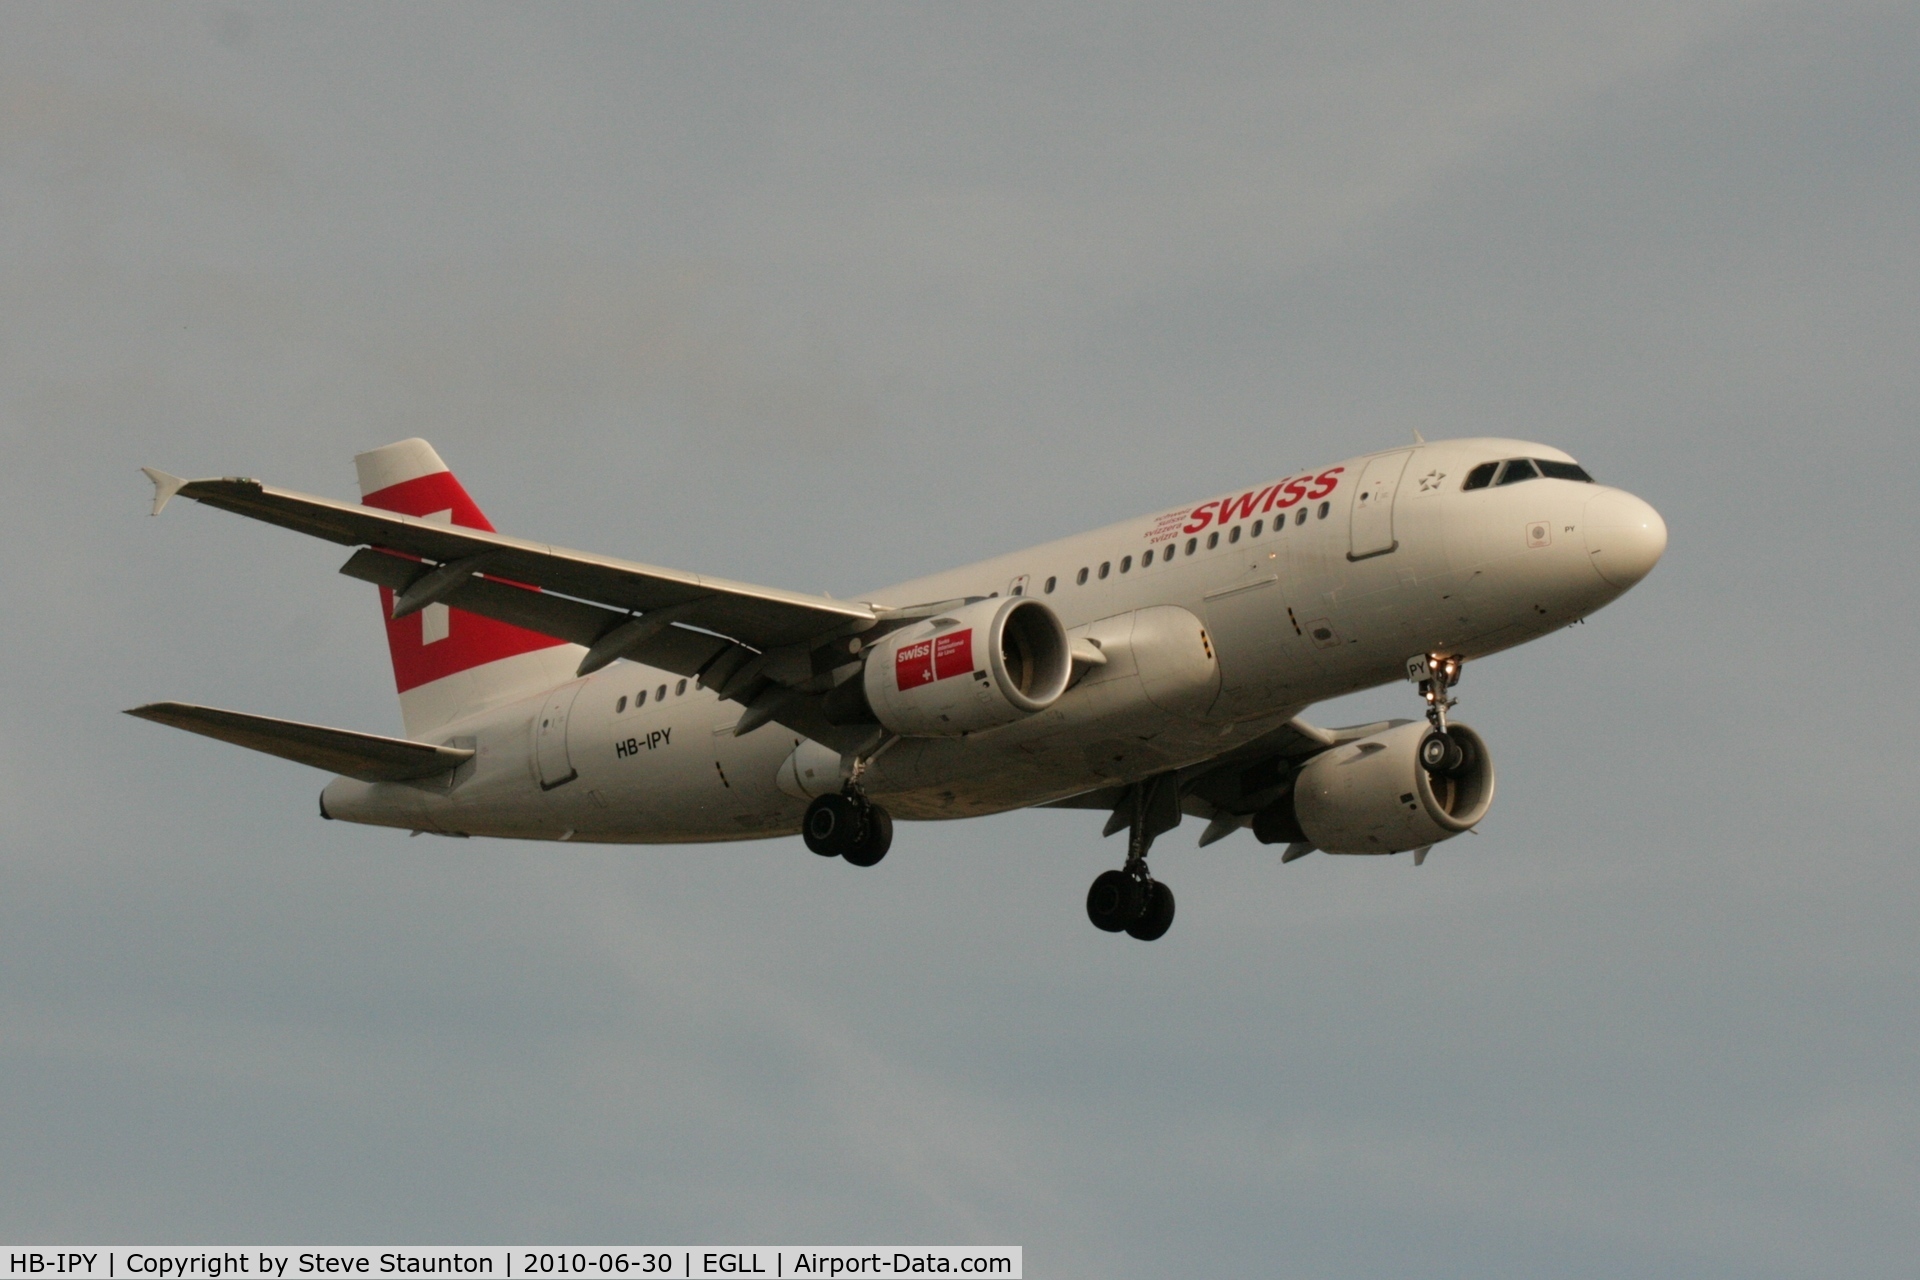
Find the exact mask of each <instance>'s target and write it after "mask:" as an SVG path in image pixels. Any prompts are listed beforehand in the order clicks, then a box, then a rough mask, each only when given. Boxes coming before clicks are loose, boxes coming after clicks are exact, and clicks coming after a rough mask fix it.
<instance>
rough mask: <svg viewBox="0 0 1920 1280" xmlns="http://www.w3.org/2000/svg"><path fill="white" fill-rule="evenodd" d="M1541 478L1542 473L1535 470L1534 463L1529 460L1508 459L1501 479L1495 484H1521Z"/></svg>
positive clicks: (1501, 471) (1501, 472)
mask: <svg viewBox="0 0 1920 1280" xmlns="http://www.w3.org/2000/svg"><path fill="white" fill-rule="evenodd" d="M1539 478H1540V473H1539V472H1538V471H1535V470H1534V469H1533V463H1532V462H1531V461H1529V460H1528V459H1526V458H1508V459H1507V463H1506V465H1505V466H1503V467H1501V468H1500V478H1499V479H1498V480H1495V481H1494V482H1493V483H1494V484H1495V485H1496V486H1497V485H1503V484H1519V483H1520V482H1521V481H1522V480H1538V479H1539Z"/></svg>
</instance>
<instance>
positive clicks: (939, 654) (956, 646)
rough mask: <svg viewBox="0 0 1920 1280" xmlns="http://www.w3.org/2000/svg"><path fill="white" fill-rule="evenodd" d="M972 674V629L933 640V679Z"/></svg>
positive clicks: (936, 637)
mask: <svg viewBox="0 0 1920 1280" xmlns="http://www.w3.org/2000/svg"><path fill="white" fill-rule="evenodd" d="M972 674H973V628H972V627H968V628H967V629H966V630H965V631H959V632H955V633H954V634H953V635H950V636H935V637H934V638H933V678H934V679H935V680H945V679H946V678H947V677H948V676H970V675H972Z"/></svg>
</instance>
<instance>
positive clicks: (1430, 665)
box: [1407, 653, 1473, 778]
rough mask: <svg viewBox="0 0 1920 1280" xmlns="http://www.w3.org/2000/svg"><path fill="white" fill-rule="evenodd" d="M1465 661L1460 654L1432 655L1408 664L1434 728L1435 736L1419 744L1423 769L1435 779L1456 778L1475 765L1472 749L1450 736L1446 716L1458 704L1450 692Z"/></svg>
mask: <svg viewBox="0 0 1920 1280" xmlns="http://www.w3.org/2000/svg"><path fill="white" fill-rule="evenodd" d="M1466 661H1467V660H1466V659H1465V658H1463V657H1461V656H1460V655H1459V654H1457V653H1455V654H1443V653H1429V654H1423V655H1422V656H1420V657H1418V658H1410V659H1408V660H1407V678H1408V679H1410V680H1413V681H1415V682H1416V683H1418V684H1419V686H1420V696H1421V697H1422V698H1423V699H1425V700H1426V704H1427V723H1428V724H1430V725H1432V726H1433V732H1431V733H1429V734H1428V735H1427V736H1426V737H1425V738H1424V739H1422V740H1421V742H1420V766H1421V768H1423V769H1425V770H1426V771H1427V772H1428V773H1429V774H1431V775H1432V776H1433V777H1435V778H1457V777H1459V776H1460V775H1461V774H1462V773H1464V772H1465V771H1466V770H1467V768H1468V767H1469V766H1470V765H1472V764H1473V748H1472V747H1471V745H1470V744H1469V743H1468V742H1467V741H1466V739H1464V738H1460V737H1457V736H1455V735H1454V734H1451V733H1449V732H1447V712H1448V711H1449V710H1450V709H1451V708H1453V707H1454V706H1456V705H1458V703H1459V699H1458V698H1454V697H1450V696H1449V695H1448V693H1447V691H1448V690H1449V689H1451V688H1453V687H1454V686H1455V685H1457V684H1459V683H1460V669H1461V667H1463V666H1464V665H1465V664H1466Z"/></svg>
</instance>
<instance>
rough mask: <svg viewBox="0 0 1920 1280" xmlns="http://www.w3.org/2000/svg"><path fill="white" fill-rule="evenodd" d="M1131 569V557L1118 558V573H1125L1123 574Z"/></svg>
mask: <svg viewBox="0 0 1920 1280" xmlns="http://www.w3.org/2000/svg"><path fill="white" fill-rule="evenodd" d="M1131 568H1133V557H1132V556H1121V557H1120V572H1122V573H1125V572H1126V571H1127V570H1129V569H1131Z"/></svg>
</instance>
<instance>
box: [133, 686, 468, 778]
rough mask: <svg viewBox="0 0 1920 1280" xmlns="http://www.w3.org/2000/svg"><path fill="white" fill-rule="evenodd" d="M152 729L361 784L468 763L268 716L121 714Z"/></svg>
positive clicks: (175, 706) (184, 711)
mask: <svg viewBox="0 0 1920 1280" xmlns="http://www.w3.org/2000/svg"><path fill="white" fill-rule="evenodd" d="M127 714H128V715H130V716H138V717H140V719H142V720H151V721H153V722H154V723H155V724H167V725H172V726H173V727H174V728H176V729H185V730H186V731H187V732H188V733H197V734H201V735H202V736H204V737H208V738H218V739H219V740H220V741H222V742H231V743H232V744H233V745H234V746H236V747H246V748H248V749H249V750H252V751H264V752H266V753H267V754H268V755H270V756H279V757H280V758H281V759H283V760H292V761H295V762H296V763H299V764H308V765H312V766H313V767H314V768H316V769H325V770H326V771H327V772H329V773H339V774H345V775H346V776H347V777H349V778H357V779H359V780H360V781H361V782H411V781H414V780H416V779H420V778H433V777H438V776H440V775H442V774H447V773H451V772H453V771H454V770H455V769H457V768H459V767H460V766H461V765H462V764H465V763H466V762H467V761H468V760H471V759H472V758H473V752H472V751H470V750H468V749H466V748H464V747H436V746H434V745H433V744H432V743H429V742H409V741H408V740H406V739H405V738H383V737H381V736H380V735H378V734H373V733H355V732H353V731H352V730H350V729H329V728H327V727H326V726H324V725H317V724H301V723H300V722H299V721H297V720H276V719H274V718H273V717H271V716H254V715H248V714H246V713H245V712H243V711H223V710H221V709H220V708H219V707H196V706H194V705H192V704H191V703H186V702H150V703H148V704H147V705H146V706H144V707H134V708H132V709H131V710H129V711H128V712H127Z"/></svg>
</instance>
